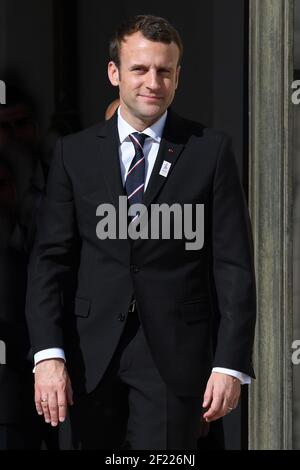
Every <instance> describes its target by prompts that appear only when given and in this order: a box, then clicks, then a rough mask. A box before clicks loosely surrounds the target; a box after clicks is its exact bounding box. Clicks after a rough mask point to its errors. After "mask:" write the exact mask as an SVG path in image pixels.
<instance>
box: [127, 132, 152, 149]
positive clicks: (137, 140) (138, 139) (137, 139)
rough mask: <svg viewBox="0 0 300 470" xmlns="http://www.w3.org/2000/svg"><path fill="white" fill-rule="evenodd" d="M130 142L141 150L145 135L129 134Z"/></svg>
mask: <svg viewBox="0 0 300 470" xmlns="http://www.w3.org/2000/svg"><path fill="white" fill-rule="evenodd" d="M129 137H130V140H131V142H132V143H133V145H134V146H135V147H139V146H140V147H141V148H142V149H143V146H144V143H145V139H146V138H147V137H148V136H147V135H146V134H142V133H139V132H133V133H132V134H129Z"/></svg>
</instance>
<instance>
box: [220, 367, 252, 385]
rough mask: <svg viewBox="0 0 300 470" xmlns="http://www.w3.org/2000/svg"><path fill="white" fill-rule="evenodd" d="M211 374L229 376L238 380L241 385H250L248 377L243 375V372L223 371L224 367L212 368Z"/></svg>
mask: <svg viewBox="0 0 300 470" xmlns="http://www.w3.org/2000/svg"><path fill="white" fill-rule="evenodd" d="M213 372H220V374H227V375H231V376H232V377H236V378H237V379H239V380H240V382H241V385H249V384H251V377H250V375H247V374H244V373H243V372H238V371H237V370H233V369H225V368H224V367H214V368H213Z"/></svg>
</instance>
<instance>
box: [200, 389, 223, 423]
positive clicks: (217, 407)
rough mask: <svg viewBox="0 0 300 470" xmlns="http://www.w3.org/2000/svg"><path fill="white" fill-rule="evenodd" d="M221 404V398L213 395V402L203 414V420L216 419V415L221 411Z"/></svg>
mask: <svg viewBox="0 0 300 470" xmlns="http://www.w3.org/2000/svg"><path fill="white" fill-rule="evenodd" d="M222 403H223V397H222V396H221V395H219V394H218V395H217V394H215V395H214V397H213V401H212V403H211V405H210V407H209V409H208V410H207V411H206V413H204V415H203V418H204V419H206V421H212V419H213V418H214V419H217V417H218V414H219V413H220V411H221V410H222Z"/></svg>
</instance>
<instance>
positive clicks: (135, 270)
mask: <svg viewBox="0 0 300 470" xmlns="http://www.w3.org/2000/svg"><path fill="white" fill-rule="evenodd" d="M131 269H132V271H133V272H134V273H135V274H136V273H138V272H140V268H138V267H137V266H134V265H133V266H131Z"/></svg>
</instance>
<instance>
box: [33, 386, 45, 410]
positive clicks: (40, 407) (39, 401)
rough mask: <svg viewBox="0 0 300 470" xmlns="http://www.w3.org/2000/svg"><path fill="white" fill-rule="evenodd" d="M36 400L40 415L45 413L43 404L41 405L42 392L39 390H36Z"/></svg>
mask: <svg viewBox="0 0 300 470" xmlns="http://www.w3.org/2000/svg"><path fill="white" fill-rule="evenodd" d="M34 402H35V407H36V411H37V413H38V414H39V415H42V414H43V409H42V405H41V394H40V392H38V391H35V394H34Z"/></svg>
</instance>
